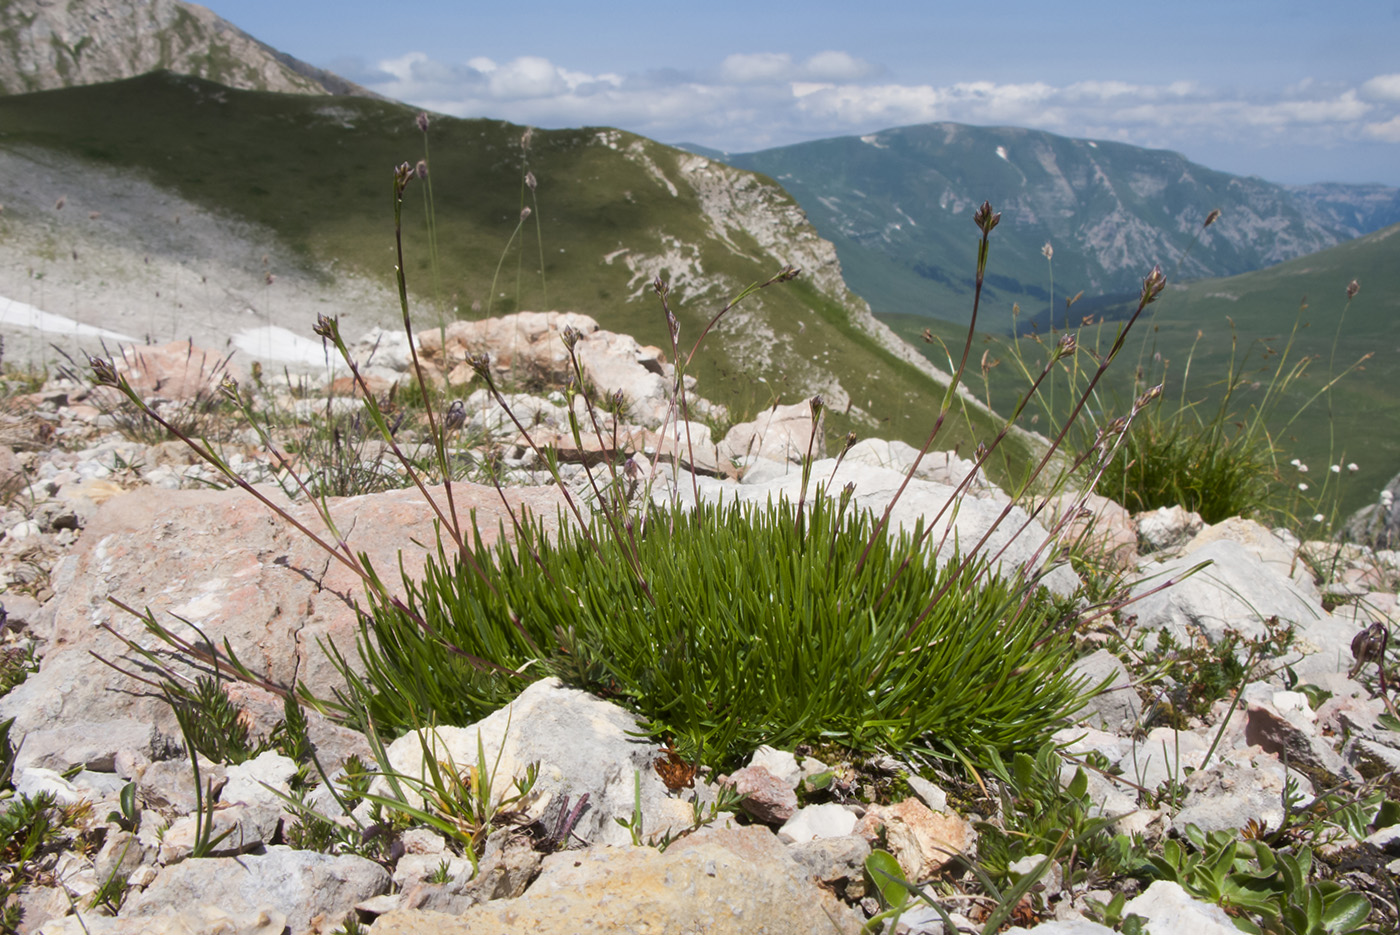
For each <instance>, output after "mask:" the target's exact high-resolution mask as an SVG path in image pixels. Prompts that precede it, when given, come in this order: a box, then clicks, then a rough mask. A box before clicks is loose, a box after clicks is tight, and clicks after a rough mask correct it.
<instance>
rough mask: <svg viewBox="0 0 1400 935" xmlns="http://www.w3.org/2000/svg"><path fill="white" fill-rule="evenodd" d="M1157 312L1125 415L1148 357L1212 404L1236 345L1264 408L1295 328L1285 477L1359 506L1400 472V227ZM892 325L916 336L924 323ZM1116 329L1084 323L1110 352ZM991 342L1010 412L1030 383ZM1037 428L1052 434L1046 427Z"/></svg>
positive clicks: (1093, 341)
mask: <svg viewBox="0 0 1400 935" xmlns="http://www.w3.org/2000/svg"><path fill="white" fill-rule="evenodd" d="M999 232H1000V229H998V233H999ZM1353 279H1355V280H1356V281H1357V283H1358V285H1359V286H1360V291H1359V292H1358V293H1357V295H1356V297H1355V298H1354V299H1353V300H1352V302H1351V304H1350V307H1348V304H1347V297H1346V289H1347V284H1348V283H1349V282H1351V281H1352V280H1353ZM1152 308H1153V310H1154V311H1155V314H1154V315H1152V316H1151V317H1150V318H1147V319H1144V321H1143V324H1142V325H1141V326H1139V327H1137V328H1135V331H1134V332H1133V333H1132V335H1131V336H1130V337H1129V340H1128V342H1127V344H1126V345H1125V347H1124V354H1123V357H1122V358H1121V362H1122V364H1123V366H1121V367H1118V368H1117V369H1116V371H1110V374H1111V379H1109V380H1108V385H1109V386H1110V387H1111V388H1112V389H1111V392H1110V393H1109V394H1108V398H1110V399H1113V398H1116V399H1117V404H1116V410H1115V411H1123V410H1126V408H1127V406H1126V403H1127V401H1128V400H1129V399H1130V395H1129V394H1130V392H1131V386H1130V385H1129V384H1130V380H1131V376H1132V372H1133V369H1134V367H1135V366H1138V365H1139V364H1140V365H1141V366H1142V368H1143V370H1144V373H1145V375H1146V376H1147V377H1148V378H1150V379H1151V380H1154V381H1155V380H1157V379H1159V376H1160V374H1161V373H1162V372H1163V370H1164V369H1165V372H1166V375H1167V384H1166V385H1167V391H1166V398H1167V399H1169V400H1176V399H1178V398H1180V396H1181V393H1182V387H1181V383H1182V379H1183V376H1185V372H1186V368H1187V366H1188V363H1189V367H1190V373H1189V377H1187V378H1186V379H1187V387H1186V392H1185V398H1186V399H1187V400H1188V401H1191V400H1199V401H1201V402H1202V404H1203V406H1207V407H1209V406H1211V405H1212V403H1213V402H1214V401H1216V400H1218V399H1219V396H1220V392H1221V383H1222V381H1223V380H1224V377H1225V374H1227V373H1228V372H1229V368H1230V358H1231V354H1232V351H1233V352H1234V353H1235V354H1236V357H1237V360H1239V361H1242V362H1243V366H1242V367H1240V366H1237V370H1243V372H1244V373H1245V374H1246V381H1247V384H1253V383H1254V382H1255V381H1257V382H1258V385H1247V386H1246V388H1244V389H1243V390H1241V391H1240V392H1239V393H1238V394H1237V395H1236V403H1237V406H1239V407H1241V408H1242V409H1244V408H1247V407H1249V406H1251V405H1254V404H1257V403H1258V402H1260V401H1261V400H1262V398H1263V396H1264V392H1265V390H1266V389H1267V387H1268V385H1269V382H1270V378H1271V375H1272V374H1273V373H1274V369H1275V367H1276V366H1277V363H1278V360H1279V355H1280V354H1281V353H1282V352H1283V351H1284V350H1285V348H1286V346H1287V344H1288V342H1289V340H1290V335H1292V336H1293V346H1292V348H1291V349H1289V350H1288V361H1289V362H1290V363H1291V362H1293V361H1300V360H1303V359H1305V358H1307V359H1309V362H1308V366H1307V370H1306V371H1305V375H1304V377H1303V378H1302V379H1301V380H1299V381H1298V383H1297V384H1296V385H1295V386H1294V387H1293V389H1292V391H1291V392H1290V393H1288V394H1287V395H1286V396H1285V397H1284V398H1283V399H1282V401H1281V402H1280V404H1279V405H1278V407H1277V408H1276V410H1275V418H1274V419H1273V420H1272V422H1271V429H1272V430H1273V431H1274V432H1275V434H1276V438H1277V440H1278V441H1279V444H1280V446H1281V449H1282V452H1283V454H1282V458H1281V462H1282V464H1281V466H1280V467H1281V473H1280V475H1279V481H1280V483H1282V484H1286V485H1290V486H1291V485H1295V484H1297V483H1307V484H1309V486H1310V488H1312V489H1313V491H1314V492H1316V489H1317V488H1318V486H1319V484H1320V483H1321V482H1322V480H1323V479H1324V478H1326V479H1327V480H1328V482H1329V483H1335V482H1336V481H1338V480H1341V481H1342V482H1343V487H1342V506H1343V508H1344V509H1345V510H1346V511H1347V512H1350V511H1351V510H1354V509H1356V508H1357V507H1359V506H1362V505H1364V504H1365V503H1367V502H1369V501H1370V499H1371V498H1372V497H1373V496H1374V495H1375V494H1376V492H1377V491H1378V490H1379V489H1380V488H1381V487H1383V486H1385V484H1386V483H1387V482H1388V481H1389V480H1390V478H1391V477H1393V476H1394V475H1395V473H1396V472H1397V471H1400V225H1395V226H1392V227H1388V228H1385V229H1384V230H1380V231H1376V232H1375V233H1371V234H1368V235H1366V236H1364V237H1360V238H1357V239H1356V240H1352V241H1348V242H1347V243H1344V244H1340V245H1338V246H1335V247H1331V248H1329V249H1327V250H1323V251H1320V252H1318V253H1314V254H1311V255H1309V256H1306V257H1301V258H1299V259H1296V260H1291V261H1289V262H1287V263H1281V264H1278V265H1277V266H1273V267H1270V268H1268V269H1263V270H1257V271H1254V272H1250V273H1244V274H1242V275H1239V276H1233V277H1229V278H1223V279H1208V280H1201V281H1198V282H1193V283H1188V284H1185V285H1177V286H1174V287H1169V288H1168V290H1167V291H1166V292H1165V293H1164V294H1163V295H1162V297H1161V299H1160V300H1159V302H1158V303H1157V304H1155V305H1154V306H1153V307H1152ZM892 324H893V325H894V326H895V328H896V330H898V331H901V333H904V334H905V335H906V336H910V335H912V334H914V333H916V332H915V328H916V327H917V326H918V324H919V320H918V319H912V318H908V319H905V318H901V319H896V320H894V321H892ZM1295 324H1296V325H1297V330H1296V332H1295V331H1294V327H1295ZM1116 333H1117V323H1115V322H1108V323H1106V324H1104V325H1102V326H1099V325H1094V326H1090V327H1086V328H1083V327H1082V328H1079V329H1078V334H1079V340H1080V342H1081V343H1082V344H1086V345H1088V346H1090V347H1094V346H1098V347H1107V345H1108V344H1109V343H1111V341H1112V340H1113V337H1114V335H1115V334H1116ZM982 346H983V347H985V348H988V349H989V352H990V354H991V356H992V357H993V358H1002V360H1003V366H1000V367H998V368H996V370H995V371H993V376H994V382H993V396H992V399H993V402H994V404H995V405H997V406H998V407H1000V408H1005V409H1009V408H1010V402H1011V400H1012V399H1013V398H1014V395H1015V394H1016V393H1017V392H1019V390H1020V389H1021V386H1020V382H1019V381H1017V380H1014V379H1011V375H1010V370H1011V367H1010V358H1009V355H1008V354H1007V353H1005V346H1004V343H1000V342H992V343H990V344H984V345H982ZM1022 348H1023V352H1024V353H1025V354H1026V355H1027V356H1028V357H1029V358H1031V359H1033V360H1035V361H1039V360H1041V359H1042V357H1043V352H1042V351H1041V350H1040V349H1039V348H1038V347H1036V346H1035V345H1034V344H1033V342H1032V341H1031V339H1029V338H1023V339H1022ZM1367 354H1370V355H1371V356H1370V358H1369V359H1367V360H1366V361H1365V362H1364V363H1363V364H1362V366H1361V367H1360V368H1359V369H1357V370H1356V371H1355V372H1352V373H1350V374H1348V375H1347V376H1345V377H1343V378H1342V379H1341V380H1340V381H1339V382H1337V383H1336V385H1335V387H1334V388H1333V390H1332V392H1331V394H1330V398H1329V397H1328V396H1327V395H1322V396H1318V395H1317V394H1318V393H1319V391H1320V390H1321V389H1322V388H1323V387H1324V386H1325V385H1326V384H1327V383H1328V382H1329V381H1330V379H1331V377H1332V375H1334V374H1338V373H1341V372H1342V371H1344V370H1346V369H1347V367H1349V366H1350V365H1352V364H1353V363H1355V362H1357V361H1358V360H1360V359H1361V358H1362V357H1364V356H1365V355H1367ZM1158 355H1160V357H1159V356H1158ZM1314 397H1317V398H1316V399H1314ZM1310 399H1314V401H1312V402H1311V403H1310V404H1309V405H1308V406H1307V408H1306V409H1303V410H1302V412H1301V413H1300V412H1299V409H1300V408H1301V407H1303V405H1304V404H1305V403H1308V401H1309V400H1310ZM1036 428H1041V429H1043V428H1044V422H1043V421H1042V422H1041V423H1040V424H1039V425H1037V426H1036ZM1293 458H1298V459H1299V460H1301V461H1302V462H1303V463H1305V464H1307V465H1308V466H1309V468H1310V470H1309V472H1308V474H1307V475H1302V474H1300V473H1299V472H1297V471H1296V470H1295V469H1294V468H1293V467H1292V466H1291V465H1289V464H1288V463H1287V462H1288V461H1290V460H1291V459H1293ZM1348 462H1354V463H1356V464H1357V465H1358V468H1359V470H1358V471H1356V472H1355V473H1354V474H1353V473H1351V472H1349V471H1345V470H1343V472H1341V473H1340V474H1339V475H1338V474H1331V472H1329V471H1328V466H1329V465H1331V464H1343V465H1345V464H1346V463H1348Z"/></svg>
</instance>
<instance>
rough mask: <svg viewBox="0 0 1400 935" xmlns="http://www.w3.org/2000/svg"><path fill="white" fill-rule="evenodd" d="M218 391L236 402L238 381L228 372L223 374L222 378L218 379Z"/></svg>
mask: <svg viewBox="0 0 1400 935" xmlns="http://www.w3.org/2000/svg"><path fill="white" fill-rule="evenodd" d="M219 392H221V393H223V394H224V396H226V397H227V398H228V399H230V400H232V401H233V402H235V403H236V402H238V381H237V380H235V379H234V378H233V377H231V376H229V375H228V374H224V378H223V379H222V380H220V381H219Z"/></svg>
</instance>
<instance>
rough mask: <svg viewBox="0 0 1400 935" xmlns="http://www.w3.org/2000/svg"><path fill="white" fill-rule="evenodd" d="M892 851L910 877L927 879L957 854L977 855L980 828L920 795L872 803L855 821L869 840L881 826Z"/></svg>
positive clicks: (857, 827)
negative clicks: (922, 799)
mask: <svg viewBox="0 0 1400 935" xmlns="http://www.w3.org/2000/svg"><path fill="white" fill-rule="evenodd" d="M882 828H883V829H884V837H885V841H886V844H887V846H888V848H889V851H890V853H891V854H893V855H894V856H895V859H896V860H898V861H899V866H900V868H901V869H902V870H903V871H904V873H905V875H906V876H907V877H908V878H909V879H910V880H927V879H928V878H930V877H932V876H933V875H934V874H935V873H936V872H938V870H940V869H941V868H942V867H943V866H944V865H945V864H947V863H948V862H949V861H951V860H952V859H953V858H954V857H955V856H957V855H959V854H962V855H965V856H968V857H973V856H975V855H976V852H977V851H976V848H977V832H976V831H974V830H973V827H972V824H971V823H970V822H968V820H967V819H965V818H963V817H962V816H961V815H959V814H957V813H956V812H935V811H932V810H931V809H929V807H928V806H926V805H924V803H922V802H920V801H919V800H918V799H905V800H903V801H902V802H896V803H895V804H894V805H872V806H871V807H870V808H868V809H866V812H865V815H864V817H862V818H861V820H860V822H859V824H857V825H856V833H857V834H860V835H863V836H864V837H865V839H866V840H867V841H872V842H873V841H875V840H877V836H878V834H879V832H880V829H882Z"/></svg>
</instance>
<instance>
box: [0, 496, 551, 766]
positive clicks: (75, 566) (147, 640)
mask: <svg viewBox="0 0 1400 935" xmlns="http://www.w3.org/2000/svg"><path fill="white" fill-rule="evenodd" d="M266 492H267V493H268V494H269V496H272V497H273V498H274V499H280V498H281V495H280V492H275V491H272V490H270V489H269V490H267V491H266ZM453 494H454V496H455V498H456V503H457V508H458V511H459V514H460V515H462V516H467V515H470V513H469V511H475V515H476V518H477V522H478V523H479V524H480V528H481V532H482V536H483V538H484V540H485V541H486V542H488V543H490V542H494V541H495V538H496V535H497V533H498V530H499V528H500V526H499V524H500V523H501V522H502V521H503V520H504V521H505V526H506V528H507V529H509V528H510V523H509V521H508V519H506V517H505V512H504V509H503V507H502V506H501V500H500V497H499V495H498V494H497V493H496V491H495V490H494V489H493V488H491V487H483V486H477V485H473V484H454V485H453ZM436 496H437V498H438V499H439V501H442V499H443V498H442V492H441V490H440V489H439V490H438V491H436ZM507 496H508V497H509V499H510V500H511V502H512V503H514V504H515V505H516V507H517V509H521V508H524V509H528V510H529V511H530V512H531V513H532V514H534V515H535V516H538V517H539V518H541V519H542V520H543V521H544V522H545V524H546V527H547V528H557V527H555V526H554V524H555V522H556V521H557V519H558V510H559V508H560V504H561V502H562V501H561V500H560V495H559V491H558V488H525V489H515V490H508V491H507ZM332 510H333V513H334V514H335V516H336V520H337V523H338V524H339V527H340V528H341V529H342V530H346V531H349V530H353V533H352V534H350V536H349V538H350V542H351V545H352V546H353V547H354V548H355V549H356V550H357V551H362V552H366V553H368V555H369V558H370V561H371V562H372V563H373V565H374V567H375V568H376V569H378V571H379V572H380V574H381V575H382V577H383V580H384V581H385V582H386V583H387V584H389V586H390V587H391V588H392V589H393V590H396V591H397V590H400V589H401V585H400V586H399V587H395V584H394V583H395V581H396V578H397V569H398V567H399V560H400V556H401V555H402V558H403V562H404V566H405V568H406V569H407V571H408V573H410V574H413V573H415V572H416V571H417V570H418V569H421V567H422V562H423V557H424V555H425V552H424V550H423V549H422V548H420V547H419V546H417V545H415V541H416V542H418V543H432V542H433V541H434V531H433V520H434V518H435V517H434V514H433V513H432V511H431V509H430V508H429V507H428V505H427V504H425V503H424V502H423V499H422V496H421V494H420V493H419V492H418V491H417V490H412V489H410V490H399V491H392V492H389V493H384V494H377V495H374V496H365V497H356V498H351V499H346V500H339V501H332ZM291 512H292V515H293V516H295V517H297V518H299V520H300V521H301V522H303V523H304V524H306V525H307V526H308V528H310V529H313V530H323V529H324V527H323V525H322V523H321V521H320V519H319V518H318V517H317V516H316V515H315V512H314V510H313V509H312V508H311V507H310V506H306V505H297V506H293V507H291ZM54 584H55V587H54V590H55V593H56V594H57V595H58V597H57V598H56V602H57V609H56V612H55V618H54V637H53V643H52V645H51V646H50V649H49V652H48V654H47V655H46V656H45V657H44V660H43V664H42V666H41V668H40V671H39V672H38V673H37V674H35V675H33V676H31V677H30V678H29V679H28V680H27V681H26V682H25V683H24V684H23V685H21V686H19V688H17V689H16V690H15V691H13V692H11V693H10V694H9V695H8V696H6V697H5V698H4V699H3V701H0V712H3V713H0V717H15V719H16V720H15V728H14V733H15V735H16V736H18V735H20V734H24V735H27V738H26V742H25V744H24V748H23V749H22V751H21V754H20V765H40V766H48V767H50V768H54V769H58V770H64V769H67V768H68V767H70V766H73V765H75V764H79V763H81V764H84V765H86V766H88V767H89V768H91V769H97V770H105V771H110V770H111V769H112V768H113V762H114V760H113V758H114V756H115V754H116V752H117V751H118V750H123V749H125V750H137V751H139V752H141V753H143V754H144V756H145V757H146V758H148V759H158V758H161V757H163V756H168V755H171V754H172V748H174V749H178V738H179V732H178V730H177V728H176V727H175V724H174V718H173V716H172V715H171V714H170V711H169V708H168V706H167V705H166V704H165V703H164V702H163V701H162V700H160V699H159V698H158V697H156V696H155V695H154V693H152V692H149V691H145V690H142V688H141V687H140V686H139V685H138V684H137V683H135V682H133V681H132V680H131V679H130V678H128V677H127V676H125V675H123V674H122V673H120V672H117V671H116V670H114V669H112V668H110V667H108V666H106V665H104V664H103V663H102V662H100V661H99V660H98V659H96V658H94V657H93V655H92V653H97V654H99V655H101V656H103V657H105V658H106V659H109V660H112V661H114V662H118V663H119V664H120V663H121V660H123V659H126V657H127V655H128V651H127V649H126V647H125V645H124V644H123V643H122V642H120V641H119V640H118V639H117V638H116V637H113V636H112V635H111V634H109V633H108V632H107V631H106V630H103V629H101V628H100V627H99V626H97V624H100V623H106V624H109V625H110V626H112V627H113V628H114V629H115V630H116V631H117V632H118V633H120V634H122V635H123V636H125V637H126V638H128V639H131V640H134V641H136V642H137V643H139V644H140V645H142V646H146V647H152V648H153V647H155V646H156V645H158V644H157V642H156V640H155V637H153V636H152V635H151V634H149V633H147V632H146V630H145V628H144V627H143V626H142V624H141V622H140V621H139V620H138V619H137V618H135V617H133V616H132V615H131V614H128V613H126V612H125V611H122V610H120V609H119V608H117V607H115V606H113V605H112V604H111V603H110V602H109V601H108V597H109V596H110V597H116V598H119V599H120V600H122V601H123V602H125V603H127V604H128V605H130V606H132V607H138V608H147V607H148V608H150V610H151V611H152V612H153V613H155V615H156V617H157V619H158V620H160V621H161V622H163V623H165V624H167V625H169V626H171V627H172V628H179V626H180V624H179V621H177V620H176V619H175V616H174V615H178V616H180V617H183V618H184V619H186V620H189V621H190V622H191V623H194V624H196V625H198V626H199V627H200V628H201V629H202V630H203V632H204V634H205V635H206V636H207V637H208V638H209V639H211V640H213V641H214V642H215V643H216V644H220V645H222V644H223V642H224V640H225V639H227V640H228V642H229V644H230V645H231V646H232V647H233V650H234V652H235V653H237V655H238V657H239V659H240V660H242V661H243V662H244V663H245V664H246V665H248V666H249V667H250V668H251V669H252V670H253V671H254V672H255V673H256V674H257V675H258V676H260V677H263V678H266V679H268V680H270V681H272V682H275V683H277V684H281V685H290V684H292V683H293V682H294V681H295V680H298V679H300V680H302V681H304V682H306V683H307V684H310V685H314V686H316V688H317V690H318V691H321V692H323V693H329V691H330V689H331V688H332V687H333V686H335V685H337V684H338V683H339V677H338V675H337V674H336V672H335V670H334V667H333V666H332V665H331V664H330V662H329V660H328V659H327V658H326V656H325V654H324V653H323V652H322V650H321V648H320V647H319V646H318V645H317V640H318V639H320V640H326V639H330V640H334V642H335V643H336V644H337V645H338V646H340V647H341V648H342V649H343V650H347V651H348V653H347V655H348V657H349V658H351V659H354V658H355V654H354V652H353V650H352V649H351V648H352V647H353V646H354V641H355V636H356V634H357V633H358V624H357V621H356V612H355V602H356V601H358V600H359V599H360V598H361V594H362V584H361V583H360V581H359V579H358V578H356V577H355V576H354V575H353V574H352V573H350V572H349V571H348V570H347V569H346V568H344V567H343V566H342V565H341V564H340V563H338V562H335V561H332V560H331V559H330V558H328V556H327V555H326V553H325V552H323V551H322V550H321V549H320V548H318V547H317V546H316V545H315V544H314V543H312V542H311V541H310V540H308V539H307V538H306V537H305V536H304V535H302V534H300V533H298V532H296V531H295V530H294V529H292V528H290V527H289V526H287V525H286V524H285V523H284V522H282V521H281V520H280V519H278V518H277V517H276V516H274V515H273V514H272V512H271V511H270V510H269V509H268V508H267V507H265V506H263V505H262V504H260V503H258V502H257V501H255V500H254V499H253V498H252V497H250V496H248V495H247V494H245V493H243V492H241V491H179V492H171V491H164V490H156V489H153V488H145V489H142V490H138V491H134V492H132V493H131V494H129V495H127V496H123V497H117V498H114V499H112V500H109V501H108V502H107V503H105V504H104V505H103V506H102V508H101V509H100V510H99V512H98V514H97V516H96V517H95V518H94V520H93V522H92V523H91V525H90V526H89V528H88V529H87V530H85V531H84V534H83V537H82V539H81V540H80V541H79V543H78V545H77V546H76V548H75V550H74V552H73V554H71V555H70V556H68V557H67V558H65V559H64V560H63V561H62V562H61V563H60V564H59V567H58V569H57V571H56V572H55V575H54ZM125 665H127V666H128V667H135V666H137V663H136V662H133V661H132V660H129V659H127V660H126V662H125ZM153 727H154V729H153Z"/></svg>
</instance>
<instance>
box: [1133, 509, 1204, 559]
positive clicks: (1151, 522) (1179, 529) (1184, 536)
mask: <svg viewBox="0 0 1400 935" xmlns="http://www.w3.org/2000/svg"><path fill="white" fill-rule="evenodd" d="M1133 523H1134V524H1135V525H1136V526H1137V531H1138V544H1139V545H1140V546H1141V548H1142V551H1143V552H1144V553H1146V552H1160V551H1163V550H1170V549H1174V548H1176V547H1177V546H1180V545H1181V544H1182V543H1184V542H1186V541H1187V540H1188V539H1190V538H1191V537H1192V536H1194V535H1195V534H1196V533H1198V532H1200V531H1201V526H1202V525H1203V524H1202V522H1201V517H1200V516H1199V515H1198V514H1196V513H1192V512H1190V511H1189V510H1185V509H1183V508H1181V507H1179V506H1172V507H1166V506H1164V507H1159V508H1158V509H1155V510H1149V511H1147V512H1144V513H1136V514H1134V515H1133Z"/></svg>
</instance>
